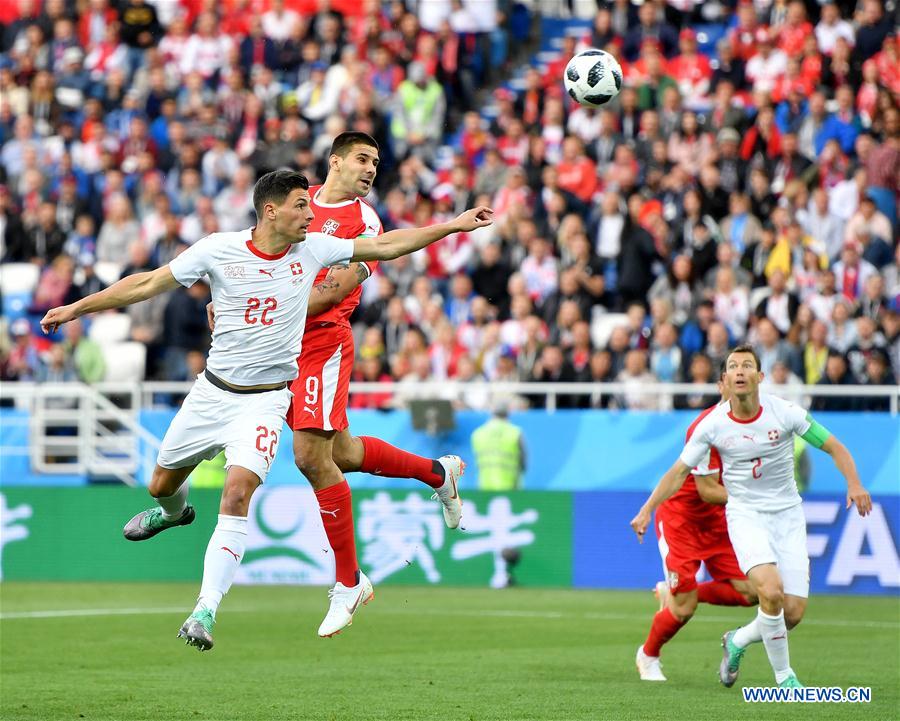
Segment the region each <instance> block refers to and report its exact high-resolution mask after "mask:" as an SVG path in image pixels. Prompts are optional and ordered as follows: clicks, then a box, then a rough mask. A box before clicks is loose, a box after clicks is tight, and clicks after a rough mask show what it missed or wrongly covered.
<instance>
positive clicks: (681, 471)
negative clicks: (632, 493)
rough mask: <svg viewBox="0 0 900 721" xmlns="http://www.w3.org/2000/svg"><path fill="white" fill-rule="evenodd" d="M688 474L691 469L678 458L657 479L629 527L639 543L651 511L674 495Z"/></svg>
mask: <svg viewBox="0 0 900 721" xmlns="http://www.w3.org/2000/svg"><path fill="white" fill-rule="evenodd" d="M690 472H691V467H690V466H688V465H686V464H685V463H684V462H683V461H682V460H681V459H680V458H679V459H678V460H677V461H675V463H674V464H673V466H672V467H671V468H670V469H669V470H668V471H666V472H665V475H663V477H662V478H660V479H659V483H657V484H656V488H654V489H653V493H651V494H650V498H648V499H647V502H646V503H645V504H644V505H643V506H641V510H640V511H638V514H637V515H636V516H635V517H634V518H632V519H631V527H632V528H633V529H634V532H635V533H636V534H637V537H638V540H639V541H640V542H641V543H643V542H644V534H645V533H646V532H647V527H648V526H649V525H650V517H651V516H652V515H653V511H655V510H656V508H657V506H659V504H660V503H662V502H663V501H664V500H666V499H667V498H669V497H670V496H672V495H674V494H675V492H676V491H677V490H678V489H679V488H681V486H682V485H683V484H684V479H685V478H687V477H688V474H689V473H690Z"/></svg>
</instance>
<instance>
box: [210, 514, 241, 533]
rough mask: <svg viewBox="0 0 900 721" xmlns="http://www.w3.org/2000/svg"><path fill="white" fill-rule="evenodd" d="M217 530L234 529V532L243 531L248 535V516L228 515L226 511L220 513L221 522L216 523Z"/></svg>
mask: <svg viewBox="0 0 900 721" xmlns="http://www.w3.org/2000/svg"><path fill="white" fill-rule="evenodd" d="M216 530H217V531H233V532H234V533H242V534H244V535H245V536H246V535H247V517H246V516H226V515H225V514H224V513H220V514H219V522H218V523H217V524H216Z"/></svg>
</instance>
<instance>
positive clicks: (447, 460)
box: [432, 456, 466, 528]
mask: <svg viewBox="0 0 900 721" xmlns="http://www.w3.org/2000/svg"><path fill="white" fill-rule="evenodd" d="M437 460H438V463H440V464H441V465H442V466H443V467H444V485H442V486H441V487H440V488H438V489H436V490H435V494H434V495H433V496H432V498H436V499H438V500H440V502H441V506H443V508H442V509H441V510H443V511H444V523H446V524H447V528H458V527H459V520H460V518H462V500H461V499H460V497H459V489H458V488H457V484H458V483H459V479H460V478H462V475H463V473H465V472H466V464H465V463H463V460H462V458H460V457H459V456H441V457H440V458H438V459H437Z"/></svg>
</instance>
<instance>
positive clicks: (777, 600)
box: [758, 582, 784, 608]
mask: <svg viewBox="0 0 900 721" xmlns="http://www.w3.org/2000/svg"><path fill="white" fill-rule="evenodd" d="M758 591H759V602H760V603H761V604H763V605H764V606H768V607H770V608H771V607H775V608H783V607H784V589H783V588H782V587H781V584H780V583H775V582H772V583H765V584H763V585H762V586H760V588H759V589H758Z"/></svg>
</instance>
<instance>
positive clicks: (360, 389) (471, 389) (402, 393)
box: [0, 380, 900, 444]
mask: <svg viewBox="0 0 900 721" xmlns="http://www.w3.org/2000/svg"><path fill="white" fill-rule="evenodd" d="M61 385H62V387H66V385H67V384H61ZM69 385H75V386H78V384H69ZM191 385H192V383H191V382H190V381H185V382H169V381H146V382H144V383H98V384H96V385H94V386H91V387H90V388H92V389H95V390H96V391H98V392H99V393H100V394H102V395H104V396H109V395H122V394H126V393H128V394H135V396H136V398H137V399H139V403H138V405H139V406H140V407H141V408H168V407H171V405H172V404H171V402H170V401H171V400H172V399H177V398H181V397H183V396H185V395H187V393H188V391H189V390H190V388H191ZM38 387H39V386H38V385H37V384H34V383H2V384H0V399H4V398H11V399H13V400H14V401H15V402H16V404H17V405H18V404H19V403H28V402H29V401H28V399H30V398H32V397H33V396H34V394H35V393H36V389H37V388H38ZM764 390H765V391H766V392H770V393H774V394H775V395H783V396H785V397H791V398H797V397H804V398H806V397H809V398H821V397H825V398H888V399H889V408H890V413H891V415H897V413H898V411H900V385H897V386H888V385H883V386H862V385H847V386H819V385H803V386H774V385H770V386H767V387H765V389H764ZM350 393H351V395H352V394H353V393H385V394H392V395H395V396H399V397H401V398H407V399H409V398H417V399H420V398H459V397H461V396H464V395H468V394H473V395H474V394H484V395H485V396H486V397H487V398H488V399H490V398H492V397H495V396H511V395H517V396H526V397H533V396H545V397H546V399H547V407H546V409H547V410H548V411H550V412H553V411H555V410H556V408H557V405H558V403H557V401H558V398H559V397H560V396H572V395H575V396H591V398H592V400H593V401H595V402H596V403H599V402H600V401H602V399H603V398H608V397H613V396H623V395H628V396H635V395H639V396H657V397H660V398H671V397H672V396H677V395H699V394H706V395H715V394H717V393H718V390H717V388H716V386H715V385H714V384H712V383H707V384H693V383H646V384H642V385H638V386H632V385H631V384H628V383H524V382H519V383H487V382H476V383H461V382H459V381H450V380H448V381H421V382H416V383H408V382H403V381H396V382H395V381H388V382H377V383H367V382H353V383H351V384H350ZM105 408H107V409H108V410H110V411H111V412H114V411H118V412H119V413H120V414H123V413H122V411H121V409H116V408H115V406H113V405H112V404H111V403H107V404H105ZM123 415H124V414H123ZM121 422H123V423H124V421H121ZM142 430H143V429H142ZM146 436H149V438H146ZM142 437H145V439H146V440H148V442H149V441H150V439H153V442H155V443H157V444H158V443H159V441H158V439H156V438H155V436H153V435H152V434H150V433H148V432H147V431H144V432H143V435H142Z"/></svg>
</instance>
